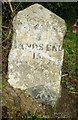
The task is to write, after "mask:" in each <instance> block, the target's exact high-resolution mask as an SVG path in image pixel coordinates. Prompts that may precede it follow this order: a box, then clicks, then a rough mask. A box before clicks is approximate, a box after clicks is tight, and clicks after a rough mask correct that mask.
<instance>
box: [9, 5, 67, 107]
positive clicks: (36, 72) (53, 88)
mask: <svg viewBox="0 0 78 120" xmlns="http://www.w3.org/2000/svg"><path fill="white" fill-rule="evenodd" d="M13 29H14V35H13V41H12V48H11V51H10V54H9V58H8V76H9V80H8V82H9V83H10V85H11V86H13V87H14V88H20V89H21V90H28V91H29V92H30V93H31V94H32V96H33V97H34V98H36V99H38V100H40V101H41V102H44V103H48V104H51V105H52V106H54V105H55V103H56V101H57V99H58V97H60V93H61V92H60V90H61V86H60V81H61V66H62V62H63V53H64V51H63V49H62V43H63V37H64V35H65V31H66V25H65V22H64V20H63V19H61V18H60V17H58V16H57V15H55V14H54V13H52V12H51V11H49V10H47V9H46V8H44V7H43V6H41V5H39V4H34V5H32V6H30V7H28V8H26V9H24V10H22V11H20V12H18V14H17V15H16V16H15V17H14V20H13Z"/></svg>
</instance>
